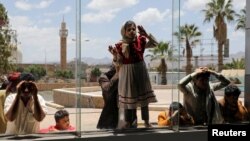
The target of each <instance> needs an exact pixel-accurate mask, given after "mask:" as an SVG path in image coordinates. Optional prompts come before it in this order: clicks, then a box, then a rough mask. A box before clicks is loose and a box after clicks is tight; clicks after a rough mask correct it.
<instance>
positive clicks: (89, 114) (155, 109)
mask: <svg viewBox="0 0 250 141" xmlns="http://www.w3.org/2000/svg"><path fill="white" fill-rule="evenodd" d="M92 93H95V94H96V93H100V95H101V92H100V91H99V92H92ZM155 94H156V97H157V100H158V102H157V103H153V104H150V105H149V109H150V121H151V122H152V123H153V125H155V126H156V127H157V125H156V123H157V116H158V114H159V112H160V111H162V110H164V109H166V108H167V107H168V106H169V104H170V103H171V101H177V100H178V99H179V101H180V102H182V98H183V97H182V94H181V93H179V94H178V91H177V90H175V89H174V90H172V89H157V90H155ZM42 95H43V96H44V97H45V100H47V101H50V102H51V101H53V96H51V95H52V93H51V92H44V93H42ZM178 95H179V96H178ZM216 98H217V99H219V98H222V96H221V95H220V94H217V96H216ZM240 99H241V100H243V98H240ZM65 109H66V110H68V111H69V112H70V121H71V124H72V125H73V126H75V127H76V125H81V130H82V131H90V130H97V129H96V125H97V122H98V119H99V116H100V112H101V110H102V109H93V108H82V109H76V108H65ZM56 111H57V109H55V108H52V107H49V111H48V115H47V116H46V118H45V119H44V120H43V121H42V122H41V128H46V127H48V126H49V125H53V124H55V121H54V113H55V112H56ZM76 113H81V114H80V115H79V114H76ZM140 113H141V112H140V110H138V112H137V114H138V123H139V126H140V125H142V124H141V123H143V122H142V120H141V115H140ZM78 118H79V119H81V120H80V121H78V122H77V120H76V119H78Z"/></svg>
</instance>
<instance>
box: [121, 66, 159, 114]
mask: <svg viewBox="0 0 250 141" xmlns="http://www.w3.org/2000/svg"><path fill="white" fill-rule="evenodd" d="M118 93H119V108H124V109H136V108H137V107H145V106H148V104H149V103H153V102H157V100H156V96H155V94H154V91H153V89H152V86H151V83H150V79H149V74H148V70H147V68H146V65H145V62H144V61H142V62H138V63H135V64H123V65H121V67H120V70H119V84H118Z"/></svg>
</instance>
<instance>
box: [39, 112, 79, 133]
mask: <svg viewBox="0 0 250 141" xmlns="http://www.w3.org/2000/svg"><path fill="white" fill-rule="evenodd" d="M54 118H55V122H56V125H51V126H49V127H48V128H46V129H41V130H40V133H49V132H56V131H75V128H74V127H72V126H71V125H70V120H69V113H68V111H66V110H59V111H57V112H56V113H55V115H54Z"/></svg>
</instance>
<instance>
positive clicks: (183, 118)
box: [158, 102, 194, 126]
mask: <svg viewBox="0 0 250 141" xmlns="http://www.w3.org/2000/svg"><path fill="white" fill-rule="evenodd" d="M178 122H179V125H180V126H189V125H194V119H193V118H192V117H191V116H190V115H189V114H188V113H187V111H186V109H185V108H184V107H183V105H182V104H181V103H179V102H172V103H171V104H170V105H169V109H168V110H166V111H162V112H160V113H159V115H158V126H171V125H175V124H177V123H178Z"/></svg>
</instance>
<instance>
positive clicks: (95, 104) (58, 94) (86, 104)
mask: <svg viewBox="0 0 250 141" xmlns="http://www.w3.org/2000/svg"><path fill="white" fill-rule="evenodd" d="M153 89H154V90H156V89H158V90H160V91H162V90H164V89H166V90H170V89H176V86H169V85H153ZM79 91H80V92H81V94H78V93H79ZM165 96H167V95H165ZM165 96H164V97H165ZM77 97H79V99H80V105H79V106H77V105H76V103H77V102H76V100H77ZM53 99H54V103H56V104H59V105H63V106H65V107H68V108H72V107H78V108H103V106H104V101H103V97H102V94H101V88H100V86H93V87H81V89H80V90H79V89H78V90H77V89H76V88H63V89H54V90H53ZM168 104H170V103H169V102H166V103H152V104H150V105H149V110H152V111H163V110H165V109H166V108H167V107H168Z"/></svg>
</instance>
